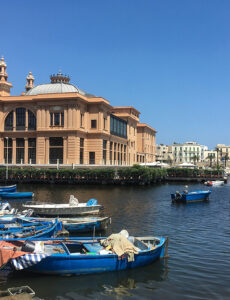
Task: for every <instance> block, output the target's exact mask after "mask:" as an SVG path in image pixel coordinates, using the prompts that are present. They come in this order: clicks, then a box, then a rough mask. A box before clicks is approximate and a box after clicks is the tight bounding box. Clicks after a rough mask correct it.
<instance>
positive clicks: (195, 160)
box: [192, 154, 199, 165]
mask: <svg viewBox="0 0 230 300" xmlns="http://www.w3.org/2000/svg"><path fill="white" fill-rule="evenodd" d="M192 160H193V162H194V165H195V164H196V162H197V161H198V160H199V155H196V154H194V155H193V157H192Z"/></svg>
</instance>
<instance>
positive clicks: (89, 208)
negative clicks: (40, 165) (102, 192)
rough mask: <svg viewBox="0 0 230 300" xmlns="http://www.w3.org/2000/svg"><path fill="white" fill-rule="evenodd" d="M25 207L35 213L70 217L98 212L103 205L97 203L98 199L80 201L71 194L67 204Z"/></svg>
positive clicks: (25, 205)
mask: <svg viewBox="0 0 230 300" xmlns="http://www.w3.org/2000/svg"><path fill="white" fill-rule="evenodd" d="M23 207H25V208H27V209H32V210H33V215H38V216H52V217H69V216H79V215H89V214H98V213H99V211H100V210H101V209H103V206H102V205H99V204H97V200H96V199H90V200H89V201H88V202H86V203H79V202H78V200H77V199H76V198H74V196H73V195H71V196H70V199H69V203H67V204H52V203H38V204H33V203H31V204H23Z"/></svg>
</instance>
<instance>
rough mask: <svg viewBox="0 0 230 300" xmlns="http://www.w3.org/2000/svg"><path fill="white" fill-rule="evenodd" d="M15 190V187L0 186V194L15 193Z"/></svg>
mask: <svg viewBox="0 0 230 300" xmlns="http://www.w3.org/2000/svg"><path fill="white" fill-rule="evenodd" d="M16 190H17V185H16V184H14V185H8V186H7V185H6V186H0V192H9V193H10V192H16Z"/></svg>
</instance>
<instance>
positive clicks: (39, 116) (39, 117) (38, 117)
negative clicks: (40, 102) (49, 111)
mask: <svg viewBox="0 0 230 300" xmlns="http://www.w3.org/2000/svg"><path fill="white" fill-rule="evenodd" d="M36 117H37V130H38V129H39V128H40V127H41V108H39V109H38V110H37V116H36Z"/></svg>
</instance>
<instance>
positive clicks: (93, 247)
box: [83, 242, 103, 253]
mask: <svg viewBox="0 0 230 300" xmlns="http://www.w3.org/2000/svg"><path fill="white" fill-rule="evenodd" d="M83 246H84V247H85V249H86V250H87V252H91V253H99V251H100V250H102V249H103V247H102V246H101V245H100V243H98V242H95V243H93V244H91V243H90V244H87V243H85V244H83Z"/></svg>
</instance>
